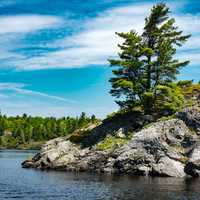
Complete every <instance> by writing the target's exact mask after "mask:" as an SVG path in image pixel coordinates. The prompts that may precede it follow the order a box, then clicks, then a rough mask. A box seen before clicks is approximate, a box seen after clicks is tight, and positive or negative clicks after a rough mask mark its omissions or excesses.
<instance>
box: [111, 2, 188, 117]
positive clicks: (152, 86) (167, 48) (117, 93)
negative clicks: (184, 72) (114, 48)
mask: <svg viewBox="0 0 200 200" xmlns="http://www.w3.org/2000/svg"><path fill="white" fill-rule="evenodd" d="M169 13H170V11H169V8H167V7H166V5H165V4H162V3H160V4H157V5H155V6H154V7H153V8H152V10H151V14H150V16H149V17H147V18H146V20H145V27H144V32H143V33H142V34H141V35H139V34H138V33H137V32H135V31H130V32H128V33H117V35H118V36H119V37H121V38H122V39H123V40H124V42H123V43H122V44H121V45H119V47H120V49H121V51H120V53H119V59H117V60H112V59H111V60H109V62H110V64H111V66H113V67H116V69H114V70H113V74H114V75H115V76H114V77H113V78H111V79H110V82H111V84H112V89H111V91H110V93H111V94H112V95H113V96H114V97H116V98H117V99H118V100H117V101H116V102H117V103H118V104H119V105H120V107H121V108H127V109H129V110H130V109H132V108H134V107H141V106H142V107H143V110H144V112H145V113H147V114H152V112H155V111H156V110H158V111H159V112H161V111H164V110H167V109H169V111H168V112H169V113H171V112H173V111H175V106H178V107H180V105H179V104H181V102H182V100H181V95H180V94H179V92H178V91H177V89H174V88H172V87H171V86H169V85H168V84H169V83H170V82H172V81H174V80H175V79H176V75H177V74H178V73H179V69H180V68H181V67H184V66H186V65H187V64H188V63H189V62H188V61H185V62H179V61H178V60H177V59H175V58H174V57H175V54H176V48H177V47H179V46H182V44H184V43H185V42H186V41H187V39H188V38H189V37H190V35H183V34H182V31H179V30H178V27H177V26H175V20H174V19H173V18H169V16H168V15H169ZM158 91H159V93H158ZM164 95H169V96H166V97H164ZM173 95H178V96H177V97H173ZM158 99H159V100H158ZM168 99H169V101H168ZM173 100H175V101H176V102H175V103H174V104H173V103H172V101H173ZM155 101H157V102H155ZM163 101H166V103H165V104H164V105H163V106H161V104H160V103H159V102H162V103H163ZM155 106H158V108H155Z"/></svg>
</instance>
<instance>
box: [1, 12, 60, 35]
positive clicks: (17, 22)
mask: <svg viewBox="0 0 200 200" xmlns="http://www.w3.org/2000/svg"><path fill="white" fill-rule="evenodd" d="M62 22H63V21H62V20H61V19H60V18H58V17H54V16H45V15H15V16H1V17H0V27H1V29H0V34H7V33H28V32H32V31H37V30H41V29H45V28H50V27H52V26H53V27H54V26H58V25H61V24H62Z"/></svg>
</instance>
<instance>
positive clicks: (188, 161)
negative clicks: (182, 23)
mask: <svg viewBox="0 0 200 200" xmlns="http://www.w3.org/2000/svg"><path fill="white" fill-rule="evenodd" d="M199 131H200V112H199V108H198V107H192V108H186V109H184V110H183V111H181V112H179V113H177V114H176V117H175V118H172V119H167V120H161V121H158V122H155V123H152V124H151V125H148V127H145V128H143V129H141V130H140V131H138V132H136V133H134V134H133V136H132V139H130V140H129V141H128V142H127V143H126V144H124V145H122V146H120V147H118V148H115V149H112V150H111V149H110V150H107V151H99V150H97V149H96V148H95V146H93V147H92V148H91V147H90V148H81V147H80V146H79V145H77V144H74V143H72V142H70V141H69V140H66V139H65V138H57V139H53V140H50V141H49V142H47V143H46V144H45V145H44V146H43V147H42V149H41V151H40V152H39V153H38V154H37V155H35V156H34V157H33V158H32V159H31V160H26V161H24V162H23V163H22V167H24V168H37V169H43V170H44V169H54V170H66V171H89V172H107V173H126V174H134V175H149V176H170V177H185V176H193V177H194V176H199V175H200V142H199V137H200V136H199Z"/></svg>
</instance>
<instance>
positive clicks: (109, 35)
mask: <svg viewBox="0 0 200 200" xmlns="http://www.w3.org/2000/svg"><path fill="white" fill-rule="evenodd" d="M173 5H175V4H172V5H170V6H172V7H173V9H174V10H175V6H173ZM151 6H152V4H150V3H146V4H145V3H143V4H132V5H129V6H126V7H118V8H113V9H111V10H108V11H105V12H104V13H102V14H100V15H99V16H97V17H96V18H94V19H92V20H89V21H87V22H85V25H84V27H85V28H84V30H83V31H82V32H80V33H77V34H75V35H73V36H71V37H66V38H65V39H62V40H58V41H55V42H53V43H50V44H48V47H56V48H61V50H57V51H55V52H49V53H46V54H45V55H42V56H36V57H33V58H31V59H26V58H23V59H19V60H17V61H16V62H15V63H13V64H14V65H15V66H16V67H17V68H18V69H21V70H38V69H48V68H80V67H85V66H87V65H104V64H108V62H107V59H108V58H109V57H112V56H116V55H117V51H118V47H117V44H118V43H120V42H121V40H120V39H119V38H118V37H117V36H116V35H115V32H126V31H129V30H131V29H134V30H137V31H138V32H139V33H141V31H142V27H143V25H144V18H145V16H146V15H147V14H148V13H149V10H150V8H151ZM179 8H180V5H179ZM174 17H175V18H176V19H177V24H178V25H179V26H180V28H181V29H183V30H184V31H185V33H192V34H195V36H193V37H192V38H191V39H190V40H189V42H188V44H186V45H185V46H184V48H185V49H188V50H189V49H190V48H199V44H200V43H199V42H198V41H199V38H200V15H191V14H186V15H181V14H180V13H177V14H176V15H174ZM190 59H192V57H191V58H190Z"/></svg>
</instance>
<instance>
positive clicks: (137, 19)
mask: <svg viewBox="0 0 200 200" xmlns="http://www.w3.org/2000/svg"><path fill="white" fill-rule="evenodd" d="M156 2H159V1H143V0H101V1H99V0H84V1H82V0H70V1H66V0H56V1H55V0H0V109H1V112H2V113H3V114H7V115H21V114H23V113H27V114H29V115H34V116H35V115H40V116H55V117H62V116H77V115H79V114H80V113H81V112H86V113H87V114H89V115H92V114H95V115H96V116H97V117H100V118H103V117H105V116H106V115H107V114H109V113H111V112H113V111H116V110H117V109H118V107H117V105H116V104H115V102H114V98H113V97H111V96H110V94H109V90H110V87H111V86H110V84H109V82H108V80H109V78H110V77H112V71H111V70H112V69H111V67H109V63H108V61H107V59H108V58H115V57H116V56H117V52H118V51H119V49H118V47H117V44H118V43H120V42H121V40H120V39H119V38H118V37H117V36H116V35H115V32H126V31H130V30H136V31H137V32H138V33H141V32H142V27H143V25H144V18H145V17H146V16H147V15H148V14H149V11H150V8H151V7H152V5H153V4H155V3H156ZM162 2H165V3H166V4H167V5H168V6H169V7H170V9H171V17H175V19H176V24H177V25H178V26H179V27H180V29H182V30H183V31H184V33H186V34H188V33H189V34H192V37H191V38H190V39H189V41H188V42H187V43H186V44H185V45H184V46H183V47H181V48H180V49H179V50H178V54H177V57H178V58H179V59H180V60H185V59H188V60H190V61H191V62H190V64H189V65H188V66H187V67H186V68H184V69H182V70H181V73H180V75H179V76H178V79H188V80H194V81H199V80H200V68H199V67H200V2H199V0H180V1H162Z"/></svg>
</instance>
